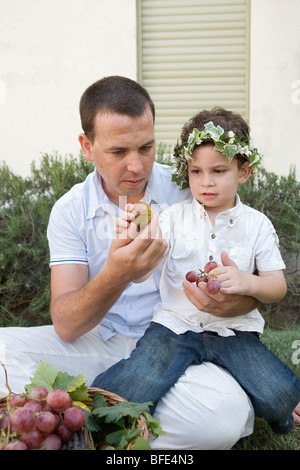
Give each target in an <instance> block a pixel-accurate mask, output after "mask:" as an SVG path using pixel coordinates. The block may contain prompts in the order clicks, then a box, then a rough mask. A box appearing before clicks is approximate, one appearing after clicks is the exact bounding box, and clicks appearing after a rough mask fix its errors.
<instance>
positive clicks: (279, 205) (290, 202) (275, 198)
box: [239, 167, 300, 251]
mask: <svg viewBox="0 0 300 470" xmlns="http://www.w3.org/2000/svg"><path fill="white" fill-rule="evenodd" d="M239 195H240V197H241V200H242V201H243V202H244V203H245V204H247V205H249V206H251V207H254V208H255V209H257V210H259V211H261V212H263V213H264V214H265V215H266V216H267V217H269V219H270V220H271V222H272V223H273V225H274V227H275V229H276V232H277V235H278V237H279V239H280V244H281V246H282V247H284V248H286V249H289V250H296V251H299V243H300V182H298V181H297V179H296V170H295V167H292V168H291V169H290V171H289V174H288V176H278V175H276V174H275V173H273V172H267V171H266V170H265V169H264V168H263V167H262V168H260V169H259V170H258V171H255V172H254V174H253V175H251V177H250V178H249V179H248V181H247V182H246V183H244V184H242V185H241V186H240V188H239Z"/></svg>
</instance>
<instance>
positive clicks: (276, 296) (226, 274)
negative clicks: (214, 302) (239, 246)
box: [211, 266, 287, 303]
mask: <svg viewBox="0 0 300 470" xmlns="http://www.w3.org/2000/svg"><path fill="white" fill-rule="evenodd" d="M211 272H212V273H213V272H214V273H215V274H216V275H217V277H218V281H219V282H220V283H221V292H222V293H223V294H239V295H248V296H250V297H255V298H256V299H257V300H259V301H260V302H263V303H274V302H280V301H281V300H282V299H283V297H284V296H285V294H286V291H287V287H286V281H285V277H284V274H283V271H282V270H278V271H263V272H262V271H259V272H258V276H256V275H254V274H249V273H245V272H243V271H240V270H239V269H238V268H235V267H232V266H229V267H221V268H216V269H215V270H214V271H211Z"/></svg>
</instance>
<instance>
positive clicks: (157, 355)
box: [92, 323, 300, 434]
mask: <svg viewBox="0 0 300 470" xmlns="http://www.w3.org/2000/svg"><path fill="white" fill-rule="evenodd" d="M204 361H210V362H213V363H215V364H217V365H219V366H222V367H224V368H225V369H227V370H228V371H229V372H230V373H231V375H232V376H233V377H234V378H235V379H236V380H237V382H238V383H239V384H240V385H241V386H242V387H243V388H244V390H245V391H246V393H247V394H248V396H249V397H250V400H251V401H252V404H253V407H254V410H255V412H256V413H257V415H259V416H261V417H263V418H264V419H265V420H266V421H267V422H268V423H269V424H270V426H271V427H272V429H273V431H274V432H276V433H279V434H281V433H283V434H284V433H287V432H289V431H290V430H291V428H292V427H293V418H292V411H293V410H294V408H295V406H296V405H297V404H298V402H299V401H300V381H299V378H298V377H297V375H296V374H294V373H293V372H292V371H291V370H290V369H289V368H288V367H287V366H286V365H285V364H284V363H282V362H281V361H280V360H279V359H278V358H277V356H275V355H274V354H273V353H272V352H271V351H270V350H269V349H268V348H267V347H266V346H265V345H264V344H262V343H261V341H260V339H259V337H258V335H257V334H256V333H251V332H242V331H235V336H228V337H223V336H219V335H218V334H216V333H213V332H203V333H194V332H192V331H187V332H186V333H184V334H180V335H177V334H175V333H173V332H172V331H171V330H169V329H168V328H165V327H164V326H162V325H160V324H157V323H153V324H152V325H151V326H150V327H149V328H148V330H147V331H146V333H145V335H144V336H143V337H142V338H141V339H140V340H139V341H138V343H137V346H136V348H135V349H134V350H133V351H132V353H131V356H130V357H129V358H128V359H124V360H121V361H120V362H118V363H117V364H115V365H113V366H112V367H110V368H109V369H108V370H107V371H105V372H103V373H101V374H99V375H98V376H97V377H96V378H95V380H94V382H93V384H92V386H93V387H99V388H102V389H104V390H109V391H111V392H114V393H116V394H118V395H119V396H121V397H123V398H126V399H127V400H129V401H133V402H146V401H151V402H153V403H154V407H153V408H152V410H151V411H153V409H154V408H155V405H156V403H157V401H158V400H159V399H160V398H161V397H162V396H163V395H164V394H165V393H166V392H167V391H168V390H169V389H170V388H171V387H172V385H174V383H175V382H176V381H177V380H178V378H179V377H180V376H181V375H182V374H183V373H184V371H185V370H186V369H187V367H188V366H189V365H191V364H201V363H202V362H204Z"/></svg>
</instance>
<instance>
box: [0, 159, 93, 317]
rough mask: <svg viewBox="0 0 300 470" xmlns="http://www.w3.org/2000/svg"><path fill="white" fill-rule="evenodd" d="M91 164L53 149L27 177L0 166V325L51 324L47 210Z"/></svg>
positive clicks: (80, 177)
mask: <svg viewBox="0 0 300 470" xmlns="http://www.w3.org/2000/svg"><path fill="white" fill-rule="evenodd" d="M92 169H93V165H92V164H90V163H88V162H87V161H86V160H85V158H84V157H83V156H82V155H80V156H79V158H77V159H75V158H73V156H71V155H70V156H69V157H65V158H64V159H63V158H62V157H60V156H59V155H57V154H54V155H48V154H44V155H42V157H41V161H40V165H39V168H37V167H36V165H35V163H34V162H33V163H32V164H31V175H30V176H29V177H26V178H22V177H21V176H19V175H16V174H14V173H13V172H12V171H11V170H10V169H9V168H8V167H7V165H6V164H3V165H2V166H0V187H1V193H0V246H1V252H0V313H1V315H0V326H30V325H42V324H47V323H50V318H49V301H50V270H49V252H48V242H47V235H46V230H47V225H48V219H49V214H50V211H51V208H52V206H53V204H54V202H55V201H56V200H57V199H58V198H59V197H61V196H62V195H63V194H64V193H65V192H66V191H68V190H69V189H70V188H71V187H72V186H73V185H74V184H75V183H78V182H81V181H83V180H84V179H85V178H86V176H87V174H88V173H89V172H90V171H91V170H92Z"/></svg>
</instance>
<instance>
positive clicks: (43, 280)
mask: <svg viewBox="0 0 300 470" xmlns="http://www.w3.org/2000/svg"><path fill="white" fill-rule="evenodd" d="M157 160H158V161H162V162H164V163H167V164H171V159H170V148H169V147H168V146H167V145H166V144H163V143H160V144H159V145H158V147H157ZM93 168H94V167H93V164H91V163H89V162H87V161H86V160H85V158H84V157H83V155H82V154H80V155H79V156H78V157H77V158H74V157H73V156H72V155H69V156H66V157H64V158H62V157H61V156H59V155H58V154H56V153H55V154H53V155H48V154H43V155H42V156H41V160H40V164H39V166H38V167H37V166H36V165H35V163H34V162H33V163H32V164H31V173H30V176H29V177H26V178H23V177H22V176H19V175H16V174H14V173H13V172H12V171H11V170H10V169H9V168H8V166H7V165H6V164H2V166H0V187H1V192H0V246H1V251H0V326H31V325H42V324H49V323H50V317H49V301H50V269H49V251H48V242H47V236H46V229H47V225H48V219H49V214H50V211H51V208H52V206H53V204H54V202H55V201H56V200H57V199H58V198H60V197H61V196H62V195H63V194H64V193H65V192H66V191H68V190H69V189H70V188H71V187H72V186H73V185H74V184H76V183H78V182H81V181H83V180H84V179H85V178H86V176H87V175H88V173H90V172H91V171H92V170H93ZM299 188H300V183H299V182H297V180H296V176H295V170H294V169H293V168H292V169H291V171H290V174H289V175H288V176H287V177H283V176H281V177H279V176H277V175H275V174H274V173H268V172H267V171H266V170H264V169H263V168H262V169H261V170H260V171H259V172H257V173H256V174H255V175H253V176H252V177H251V178H250V180H249V181H248V182H247V183H246V184H245V185H243V186H241V189H240V194H241V197H242V200H243V201H244V202H245V203H246V204H249V205H251V206H252V207H255V208H257V209H258V210H261V211H263V212H265V214H266V215H267V216H268V217H269V218H270V219H271V220H272V222H273V223H274V226H275V228H276V230H277V232H278V235H279V237H280V239H281V243H282V244H283V245H284V246H286V247H287V248H288V249H294V250H296V251H297V250H298V251H299V238H300V237H299V230H300V210H299V209H300V199H299Z"/></svg>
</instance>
